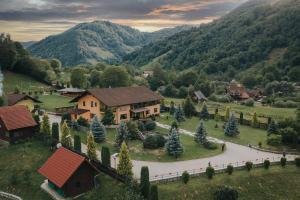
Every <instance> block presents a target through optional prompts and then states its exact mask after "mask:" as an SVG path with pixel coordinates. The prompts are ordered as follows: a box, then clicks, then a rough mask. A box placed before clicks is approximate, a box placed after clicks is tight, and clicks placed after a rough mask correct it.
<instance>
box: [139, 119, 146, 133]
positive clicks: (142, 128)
mask: <svg viewBox="0 0 300 200" xmlns="http://www.w3.org/2000/svg"><path fill="white" fill-rule="evenodd" d="M137 126H138V129H139V131H141V132H143V131H145V130H146V129H145V124H144V123H143V122H142V121H137Z"/></svg>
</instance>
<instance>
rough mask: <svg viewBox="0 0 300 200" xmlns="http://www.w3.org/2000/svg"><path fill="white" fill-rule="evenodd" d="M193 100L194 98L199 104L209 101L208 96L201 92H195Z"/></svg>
mask: <svg viewBox="0 0 300 200" xmlns="http://www.w3.org/2000/svg"><path fill="white" fill-rule="evenodd" d="M192 98H193V100H194V101H196V102H198V103H201V102H204V101H208V99H207V98H206V96H205V95H204V94H203V93H202V92H201V91H200V90H198V91H195V92H194V95H193V97H192Z"/></svg>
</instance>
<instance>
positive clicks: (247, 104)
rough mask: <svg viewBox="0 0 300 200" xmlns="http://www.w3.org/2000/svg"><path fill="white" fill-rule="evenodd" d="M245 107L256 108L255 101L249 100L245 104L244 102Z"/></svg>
mask: <svg viewBox="0 0 300 200" xmlns="http://www.w3.org/2000/svg"><path fill="white" fill-rule="evenodd" d="M243 103H244V105H245V106H249V107H253V106H254V100H253V99H248V100H246V101H245V102H243Z"/></svg>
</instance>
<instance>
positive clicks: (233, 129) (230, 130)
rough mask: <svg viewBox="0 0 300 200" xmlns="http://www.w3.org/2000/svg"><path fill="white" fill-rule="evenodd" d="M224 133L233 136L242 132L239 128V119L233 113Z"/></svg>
mask: <svg viewBox="0 0 300 200" xmlns="http://www.w3.org/2000/svg"><path fill="white" fill-rule="evenodd" d="M224 133H225V135H227V136H231V137H232V136H237V135H238V134H240V132H239V130H238V124H237V121H236V119H235V117H234V115H233V114H232V115H231V117H230V118H229V120H228V122H227V123H226V125H225V130H224Z"/></svg>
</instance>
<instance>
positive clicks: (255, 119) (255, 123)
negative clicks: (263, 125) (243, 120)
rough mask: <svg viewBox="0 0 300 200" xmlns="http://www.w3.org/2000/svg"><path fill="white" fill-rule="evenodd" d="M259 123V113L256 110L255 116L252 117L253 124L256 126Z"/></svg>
mask: <svg viewBox="0 0 300 200" xmlns="http://www.w3.org/2000/svg"><path fill="white" fill-rule="evenodd" d="M257 125H258V119H257V114H256V112H254V114H253V117H252V126H253V127H254V128H255V127H257Z"/></svg>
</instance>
